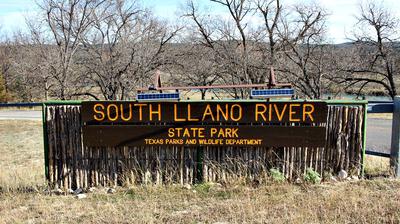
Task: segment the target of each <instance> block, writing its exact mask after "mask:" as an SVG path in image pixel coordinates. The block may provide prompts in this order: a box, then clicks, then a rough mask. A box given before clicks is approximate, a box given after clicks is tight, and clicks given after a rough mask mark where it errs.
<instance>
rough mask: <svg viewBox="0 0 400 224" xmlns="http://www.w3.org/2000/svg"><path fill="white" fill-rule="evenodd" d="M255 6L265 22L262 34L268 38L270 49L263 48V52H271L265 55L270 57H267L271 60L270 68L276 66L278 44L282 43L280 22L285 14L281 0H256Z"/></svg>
mask: <svg viewBox="0 0 400 224" xmlns="http://www.w3.org/2000/svg"><path fill="white" fill-rule="evenodd" d="M255 4H256V7H257V11H256V12H257V13H259V14H260V15H261V16H262V19H263V21H264V26H263V27H261V29H262V30H261V31H260V33H265V35H266V37H267V45H268V47H266V48H264V47H263V48H261V50H262V51H263V52H265V51H264V49H269V52H267V53H264V55H268V56H267V57H268V58H269V63H268V64H269V66H268V67H271V66H275V65H276V63H275V61H276V52H277V50H278V49H277V48H278V43H279V41H280V38H279V35H278V25H279V22H280V21H282V18H281V16H282V13H283V12H282V11H283V6H282V4H281V3H280V0H269V1H266V0H255ZM263 31H264V32H263ZM263 39H264V38H261V40H263ZM263 61H267V60H266V57H265V58H264V59H263Z"/></svg>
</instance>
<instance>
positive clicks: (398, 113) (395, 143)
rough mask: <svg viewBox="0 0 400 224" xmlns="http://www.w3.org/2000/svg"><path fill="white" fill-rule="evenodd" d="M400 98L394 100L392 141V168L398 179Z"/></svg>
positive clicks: (399, 169) (399, 174) (399, 160)
mask: <svg viewBox="0 0 400 224" xmlns="http://www.w3.org/2000/svg"><path fill="white" fill-rule="evenodd" d="M399 151H400V96H395V97H394V100H393V120H392V141H391V150H390V166H391V168H392V169H393V171H394V175H395V177H396V178H399V177H400V166H399V162H400V153H399Z"/></svg>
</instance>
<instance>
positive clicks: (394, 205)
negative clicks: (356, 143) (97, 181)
mask: <svg viewBox="0 0 400 224" xmlns="http://www.w3.org/2000/svg"><path fill="white" fill-rule="evenodd" d="M41 134H42V133H41V123H40V122H34V121H4V120H0V223H25V222H27V223H56V222H63V223H65V222H67V223H75V222H92V223H103V222H108V223H129V222H140V223H160V222H170V223H198V222H204V223H215V222H220V223H224V222H226V223H232V222H233V223H236V222H256V223H264V222H274V223H281V222H289V223H355V222H357V223H358V222H360V223H382V222H383V223H400V212H399V210H398V208H399V207H400V191H399V189H400V181H397V180H393V179H384V178H376V179H373V180H360V181H346V182H325V183H323V184H318V185H296V184H288V183H267V184H265V185H262V186H258V187H251V186H247V185H243V184H236V185H235V184H233V185H229V186H220V185H216V184H202V185H197V186H194V187H192V188H190V189H188V188H184V187H181V186H163V187H160V186H158V187H157V186H143V187H132V188H118V189H117V192H116V193H114V194H107V193H106V189H96V190H94V192H93V193H87V198H84V199H76V198H75V197H74V196H73V195H63V196H57V195H54V194H50V193H47V191H46V190H45V186H44V183H43V182H44V181H43V178H44V177H43V151H42V148H43V147H42V137H41ZM387 170H388V160H387V159H380V158H377V157H367V161H366V172H367V174H369V175H370V176H379V175H380V174H382V173H387Z"/></svg>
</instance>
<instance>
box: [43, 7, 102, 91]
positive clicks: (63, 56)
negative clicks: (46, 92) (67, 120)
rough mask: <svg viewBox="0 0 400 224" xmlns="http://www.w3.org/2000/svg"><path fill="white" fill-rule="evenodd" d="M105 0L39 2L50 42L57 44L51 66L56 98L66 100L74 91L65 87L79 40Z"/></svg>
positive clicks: (72, 70) (68, 80) (71, 74)
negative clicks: (96, 10) (56, 89)
mask: <svg viewBox="0 0 400 224" xmlns="http://www.w3.org/2000/svg"><path fill="white" fill-rule="evenodd" d="M105 2H106V1H105V0H70V1H63V0H42V1H41V2H39V3H38V6H39V8H40V9H41V12H42V13H43V15H44V17H45V20H44V21H45V23H46V24H47V28H48V29H49V31H50V33H51V37H52V41H53V43H55V45H56V49H57V58H56V63H54V64H52V65H50V66H51V69H52V70H53V71H54V72H53V73H52V75H53V78H54V79H55V80H56V81H57V82H58V83H57V84H58V98H60V99H66V98H69V97H70V95H71V92H72V91H73V88H72V87H70V88H68V87H69V86H68V84H69V83H71V82H72V81H71V80H70V79H71V78H73V77H74V76H76V75H75V74H73V73H74V69H72V66H73V64H74V60H75V54H76V53H77V50H78V49H79V47H80V43H81V41H80V40H81V38H82V36H83V35H85V33H86V32H87V28H88V27H89V26H90V25H91V24H92V20H91V15H92V14H93V12H94V10H95V9H96V8H97V7H98V6H99V5H101V4H104V3H105Z"/></svg>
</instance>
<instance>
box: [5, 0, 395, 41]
mask: <svg viewBox="0 0 400 224" xmlns="http://www.w3.org/2000/svg"><path fill="white" fill-rule="evenodd" d="M197 1H198V2H199V4H200V5H201V6H203V7H205V8H207V7H209V8H212V9H213V10H214V11H216V13H220V14H224V13H227V12H224V10H223V9H222V8H221V7H218V6H216V5H215V3H209V2H208V0H197ZM303 1H304V0H303ZM306 1H311V0H306ZM313 1H314V2H317V3H319V4H320V5H321V6H323V7H325V8H326V9H327V11H328V12H329V13H330V16H329V19H328V27H329V30H328V37H329V38H330V40H331V41H332V42H335V43H340V42H345V41H346V36H345V31H347V32H351V31H352V26H353V24H354V23H355V19H354V15H355V14H356V13H357V9H358V7H357V5H358V3H359V1H360V0H313ZM381 1H382V0H381ZM396 1H397V2H396ZM141 2H142V3H143V5H145V6H146V7H148V8H151V9H152V10H153V11H154V13H155V14H156V15H157V16H160V17H164V18H167V19H171V18H175V17H174V16H175V15H177V11H178V10H179V8H180V6H181V5H182V4H184V2H185V0H141ZM293 2H295V0H282V3H283V4H291V3H293ZM383 2H384V3H385V4H386V5H387V6H388V7H389V8H390V9H391V10H392V11H393V13H395V14H397V15H398V16H399V18H400V2H398V0H383ZM34 11H35V1H34V0H0V24H1V26H2V27H3V30H2V33H11V32H13V31H14V30H18V29H22V30H23V29H24V15H29V13H32V12H34Z"/></svg>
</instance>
